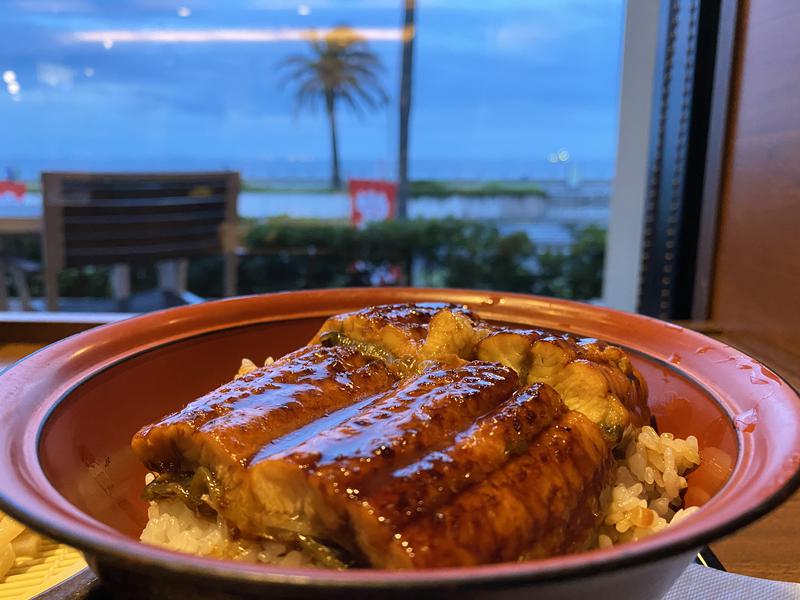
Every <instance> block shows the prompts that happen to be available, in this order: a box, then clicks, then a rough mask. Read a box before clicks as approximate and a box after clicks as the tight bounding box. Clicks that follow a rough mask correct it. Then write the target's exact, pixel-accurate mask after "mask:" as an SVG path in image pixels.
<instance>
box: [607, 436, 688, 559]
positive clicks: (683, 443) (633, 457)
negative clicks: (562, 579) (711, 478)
mask: <svg viewBox="0 0 800 600" xmlns="http://www.w3.org/2000/svg"><path fill="white" fill-rule="evenodd" d="M699 464H700V452H699V449H698V446H697V438H696V437H694V436H693V435H690V436H689V437H688V438H686V439H685V440H682V439H678V438H675V437H674V436H673V435H672V434H671V433H662V434H661V435H659V434H658V433H656V430H655V429H653V428H652V427H642V428H641V429H640V430H639V431H638V432H636V433H635V434H634V435H633V436H631V440H630V441H629V442H628V444H627V445H626V446H625V448H624V457H623V458H621V459H618V460H617V466H616V471H615V473H614V478H613V483H612V487H611V489H610V490H609V491H608V492H607V494H606V495H605V496H606V497H605V498H604V501H605V503H606V509H605V517H604V519H603V524H602V525H601V527H600V531H599V533H598V536H597V546H598V547H600V548H607V547H609V546H612V545H614V544H619V543H624V542H632V541H635V540H639V539H642V538H644V537H647V536H650V535H653V534H654V533H658V532H659V531H661V530H662V529H664V528H666V527H669V526H670V525H674V524H675V523H677V522H679V521H682V520H683V519H685V518H687V517H688V516H690V515H691V514H693V513H694V512H696V511H697V509H698V507H696V506H693V507H691V508H682V504H683V500H682V499H681V497H680V493H681V491H682V490H684V489H685V488H686V478H685V477H684V476H683V475H684V474H685V473H686V472H687V471H688V470H689V469H691V468H693V467H695V466H697V465H699Z"/></svg>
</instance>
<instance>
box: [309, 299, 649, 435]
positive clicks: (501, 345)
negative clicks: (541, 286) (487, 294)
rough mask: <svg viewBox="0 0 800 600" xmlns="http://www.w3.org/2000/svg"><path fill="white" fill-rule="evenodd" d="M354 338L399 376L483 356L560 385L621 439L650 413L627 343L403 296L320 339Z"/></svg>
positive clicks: (340, 320) (333, 326)
mask: <svg viewBox="0 0 800 600" xmlns="http://www.w3.org/2000/svg"><path fill="white" fill-rule="evenodd" d="M315 342H322V343H323V344H326V345H337V344H342V345H347V346H352V347H355V348H358V349H359V350H361V351H362V352H366V353H367V354H370V355H372V356H376V357H379V358H381V359H383V360H384V361H385V362H387V364H389V365H390V367H391V368H392V370H393V371H395V372H396V373H397V374H398V376H401V377H402V376H407V375H409V374H413V373H418V372H420V369H422V368H424V367H425V365H426V364H428V362H429V361H431V360H433V361H439V362H442V361H446V362H449V364H457V363H458V362H459V361H463V360H473V359H480V360H485V361H489V362H499V363H501V364H504V365H506V366H508V367H511V368H512V369H514V370H515V371H516V372H517V373H518V374H519V376H520V378H521V381H522V383H523V384H531V383H547V384H550V385H552V386H553V387H554V388H555V389H556V390H557V391H558V392H559V393H560V394H561V396H562V398H563V399H564V402H565V403H566V404H567V406H568V407H569V408H571V409H574V410H577V411H580V412H582V413H583V414H585V415H586V416H587V417H589V418H590V419H591V420H592V421H593V422H594V423H597V425H598V426H600V428H601V430H602V431H603V434H604V435H605V437H606V438H607V439H608V440H609V441H610V442H612V443H615V444H616V443H619V442H620V441H621V440H622V437H623V434H624V432H625V431H626V429H627V428H628V426H629V425H635V426H637V427H641V426H642V425H646V424H648V423H649V421H650V412H649V409H648V407H647V384H646V383H645V381H644V378H642V376H641V375H640V374H639V372H638V371H637V370H636V369H635V368H634V367H633V365H631V362H630V359H629V358H628V356H627V355H626V354H625V352H623V351H622V350H621V349H620V348H617V347H616V346H612V345H609V344H605V343H602V342H599V341H597V340H594V339H590V338H580V337H576V336H573V335H570V334H558V333H554V332H551V331H547V330H542V329H512V328H503V327H497V326H492V325H489V324H487V323H484V322H481V321H479V320H478V318H477V317H476V316H475V315H474V314H473V313H471V312H470V311H469V310H467V309H465V308H464V307H459V306H456V305H452V304H433V303H432V304H395V305H388V306H376V307H370V308H365V309H363V310H360V311H356V312H353V313H348V314H343V315H337V316H335V317H331V318H330V319H328V320H327V321H326V322H325V324H324V325H323V326H322V328H321V329H320V331H319V332H318V333H317V335H316V336H315V337H314V339H313V340H312V343H315Z"/></svg>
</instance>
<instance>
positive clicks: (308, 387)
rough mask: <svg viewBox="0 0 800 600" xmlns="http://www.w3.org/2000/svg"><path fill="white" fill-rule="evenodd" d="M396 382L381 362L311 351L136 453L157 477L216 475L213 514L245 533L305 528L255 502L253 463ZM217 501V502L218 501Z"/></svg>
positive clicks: (255, 376)
mask: <svg viewBox="0 0 800 600" xmlns="http://www.w3.org/2000/svg"><path fill="white" fill-rule="evenodd" d="M395 382H396V377H395V376H394V375H393V374H392V373H391V372H390V371H389V370H388V368H387V367H386V365H384V364H383V363H382V362H380V361H377V360H374V359H370V358H368V357H366V356H364V355H363V354H361V353H360V352H358V351H357V350H354V349H352V348H346V347H335V348H323V347H322V346H319V345H314V346H307V347H304V348H301V349H299V350H297V351H295V352H292V353H290V354H287V355H286V356H284V357H283V358H280V359H279V360H277V361H275V362H274V363H273V364H271V365H269V366H266V367H264V368H261V369H257V370H255V371H252V372H250V373H248V374H246V375H244V376H243V377H241V378H238V379H235V380H234V381H232V382H230V383H227V384H225V385H223V386H222V387H220V388H218V389H216V390H214V391H213V392H211V393H209V394H207V395H205V396H203V397H201V398H199V399H198V400H195V401H194V402H191V403H190V404H189V405H187V406H186V407H185V408H184V409H183V410H180V411H178V412H176V413H174V414H172V415H169V416H167V417H165V418H163V419H162V420H161V421H159V422H157V423H155V424H153V425H148V426H146V427H144V428H142V429H141V430H140V431H139V432H138V433H136V435H135V436H134V437H133V441H132V442H131V447H132V449H133V451H134V453H135V454H136V455H137V456H138V457H139V459H140V460H141V461H142V462H143V463H144V464H145V465H146V466H147V467H148V468H149V469H151V470H152V471H155V472H157V473H160V474H163V475H172V476H176V477H177V476H180V475H182V474H186V473H193V472H195V471H197V470H198V469H200V468H206V469H208V470H210V471H211V473H212V475H213V479H214V481H215V489H216V490H218V491H219V494H218V497H212V498H210V500H211V501H212V503H213V506H212V508H213V509H214V510H216V511H218V512H219V513H220V514H222V515H223V516H224V517H225V518H226V519H227V520H228V521H229V522H230V523H232V524H233V525H235V526H236V527H237V528H239V529H240V530H242V531H244V532H249V533H251V534H254V535H259V534H261V533H263V532H265V531H267V530H268V529H269V528H271V527H274V528H279V529H289V530H294V529H297V528H298V527H299V528H302V525H299V524H297V523H295V522H294V521H293V520H286V519H283V518H282V515H276V514H273V513H265V511H264V507H263V506H262V505H261V504H260V503H259V501H258V499H257V498H256V497H255V495H254V490H253V488H252V485H251V481H250V473H251V469H250V468H249V466H250V463H251V462H252V459H253V457H254V456H255V455H256V454H258V452H260V451H261V450H262V449H263V448H265V447H269V445H270V444H272V443H274V441H275V440H276V439H278V438H281V437H282V436H285V435H287V434H290V433H292V432H294V431H296V430H298V429H301V428H303V427H306V426H310V427H312V428H313V427H324V422H325V418H326V417H327V416H328V415H330V414H331V413H335V412H336V411H337V410H339V409H341V408H344V407H347V406H350V405H352V404H353V403H358V402H360V401H361V400H363V399H364V398H369V397H372V396H373V395H374V394H377V393H380V392H382V391H385V390H388V389H390V388H391V386H392V385H393V384H394V383H395ZM212 496H216V494H212Z"/></svg>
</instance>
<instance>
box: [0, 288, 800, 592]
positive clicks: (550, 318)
mask: <svg viewBox="0 0 800 600" xmlns="http://www.w3.org/2000/svg"><path fill="white" fill-rule="evenodd" d="M367 300H368V301H367ZM392 301H395V302H421V301H444V302H456V303H462V304H467V305H469V306H470V307H471V308H473V309H474V310H475V311H476V312H478V313H479V314H480V315H481V316H482V317H484V318H489V319H492V318H494V319H497V320H507V321H511V322H513V321H514V318H513V317H514V316H517V317H524V316H525V315H527V318H528V319H531V313H532V312H533V313H534V314H535V315H536V317H537V322H542V321H544V322H546V323H549V325H544V326H546V327H547V326H549V327H551V328H557V329H564V328H562V327H555V325H572V324H574V323H577V324H576V325H575V326H570V328H569V329H568V330H569V331H572V332H574V333H577V334H579V335H586V334H587V330H588V329H590V330H591V331H590V332H588V335H591V337H600V338H601V339H606V340H608V341H610V342H612V343H616V344H620V345H624V346H626V347H627V348H628V349H630V350H632V351H634V352H638V353H642V354H644V355H645V356H646V357H647V358H648V359H649V360H651V361H654V362H659V363H661V364H663V365H666V366H667V367H669V368H670V369H672V370H674V371H676V372H678V373H679V374H680V375H681V376H682V377H686V378H689V379H690V380H692V381H693V382H694V383H695V384H696V385H698V386H700V387H701V388H702V389H703V390H704V391H705V392H706V393H707V394H709V395H710V397H711V398H712V399H713V401H714V402H716V403H717V404H718V405H720V406H721V408H722V410H723V412H724V413H725V414H726V415H727V416H728V418H729V419H731V420H733V416H734V414H733V413H732V410H731V408H732V407H736V406H738V407H739V408H740V409H746V408H747V407H748V406H750V405H749V404H748V403H747V401H748V399H749V400H750V401H754V404H753V402H751V404H753V406H755V407H758V406H759V404H758V403H759V401H761V400H764V399H765V398H760V399H759V398H755V396H756V395H757V394H756V392H755V391H752V390H751V392H752V393H751V394H749V395H748V394H746V393H742V394H741V396H742V397H741V398H728V397H727V394H726V389H727V388H728V387H731V386H733V387H737V386H738V384H736V385H734V384H728V385H725V386H723V387H721V388H720V387H719V385H718V384H719V382H715V381H713V380H712V381H709V380H708V374H707V373H706V370H708V369H709V367H708V365H707V364H706V369H705V370H703V369H700V371H698V365H700V364H705V363H707V362H708V361H705V360H704V358H703V357H701V355H700V354H699V353H697V350H696V349H699V348H707V349H708V350H709V351H712V350H713V351H715V352H721V353H723V354H724V355H727V356H728V357H730V359H729V360H727V361H726V362H722V363H719V364H718V365H715V366H714V368H712V369H711V370H712V372H713V371H715V370H718V371H719V373H718V374H717V375H718V376H719V377H721V375H722V373H723V372H725V373H727V376H728V377H733V375H735V371H736V370H739V372H740V374H741V372H742V369H741V368H739V369H737V367H736V365H731V364H730V363H731V362H733V363H736V364H739V365H742V364H744V365H750V367H748V368H752V369H755V368H758V369H760V371H761V373H762V374H764V375H765V376H766V377H767V378H768V379H769V380H770V382H769V387H770V388H771V390H772V391H771V393H770V394H769V395H768V396H767V398H770V399H771V402H775V400H776V396H777V400H780V401H781V402H782V404H781V405H780V406H782V407H783V408H784V409H785V412H787V411H788V412H787V414H788V415H789V416H791V417H793V420H790V421H789V426H790V428H792V429H791V431H792V432H794V433H796V434H800V396H798V393H797V391H796V390H794V388H793V387H792V386H791V385H789V384H788V383H787V382H786V381H785V380H783V379H782V378H781V377H780V376H778V375H776V374H775V373H774V372H772V371H770V370H769V369H767V368H766V367H764V366H763V365H761V364H760V363H758V362H757V361H755V360H754V359H752V358H750V357H749V356H747V355H745V354H744V353H742V352H740V351H738V350H736V349H734V348H731V347H730V346H727V345H726V344H723V343H722V342H719V341H717V340H713V339H711V338H708V337H706V336H704V335H702V334H699V333H697V332H694V331H690V330H687V329H684V328H682V327H679V326H677V325H673V324H670V323H666V322H663V321H659V320H657V319H653V318H651V317H646V316H642V315H635V314H631V313H624V312H621V311H616V310H613V309H608V308H604V307H597V306H592V305H588V304H583V303H578V302H573V301H567V300H556V299H552V298H543V297H538V296H531V295H523V294H510V293H497V292H484V291H476V290H456V289H431V288H351V289H348V288H343V289H335V290H311V291H301V292H281V293H276V294H264V295H254V296H242V297H238V298H231V299H225V300H219V301H214V302H207V303H203V304H198V305H191V306H185V307H178V308H172V309H167V310H164V311H157V312H154V313H148V314H145V315H139V316H136V317H132V318H130V319H125V320H122V321H117V322H114V323H110V324H108V325H104V326H101V327H97V328H94V329H91V330H88V331H86V332H83V333H79V334H76V335H74V336H71V337H69V338H65V339H64V340H61V341H59V342H56V343H55V344H52V345H50V346H47V347H45V348H42V349H40V350H38V351H36V352H34V353H33V354H31V355H29V356H28V357H26V358H24V359H23V360H21V361H19V362H18V363H16V364H14V365H12V366H11V367H9V368H8V369H6V370H5V371H3V372H2V373H0V417H3V416H4V415H6V416H10V417H15V421H16V422H17V423H18V424H19V425H20V427H18V428H12V427H6V428H3V427H1V426H0V451H1V450H7V452H6V455H7V456H10V457H11V458H12V459H17V460H12V461H8V463H5V462H3V463H0V509H2V510H3V511H5V512H7V513H8V514H10V515H11V516H12V517H14V518H17V519H18V520H20V521H23V522H25V523H28V524H30V525H32V526H33V527H34V529H37V530H39V531H42V532H43V533H45V534H47V535H49V536H51V537H53V538H55V539H59V540H61V541H64V542H66V543H68V544H70V545H72V546H75V547H76V548H79V549H80V550H82V551H84V552H87V553H88V554H90V555H94V556H97V557H99V558H101V559H106V560H110V561H113V562H119V563H122V564H125V565H128V567H129V568H133V569H141V570H154V571H161V572H171V573H174V574H175V575H184V576H186V575H188V576H192V577H199V578H201V579H209V578H210V579H214V580H220V579H222V580H227V581H231V582H235V583H240V584H254V585H266V584H283V585H287V584H288V585H303V586H306V587H313V588H317V587H327V588H388V587H398V586H401V587H405V588H411V587H431V586H444V585H448V586H453V585H457V586H462V585H468V584H469V585H482V584H486V585H488V584H491V585H494V586H502V585H511V584H515V583H520V582H537V581H551V580H560V579H567V578H574V577H575V578H577V577H583V576H588V575H592V574H596V573H598V572H601V571H607V570H616V569H623V568H630V567H634V566H637V565H640V564H642V563H643V562H646V561H657V560H660V559H664V558H667V557H670V556H674V555H678V554H681V553H688V552H690V551H692V550H694V549H697V548H699V547H700V546H702V545H704V544H706V543H708V542H709V541H711V540H712V539H716V538H719V537H722V536H724V535H726V534H728V533H731V532H732V531H734V530H735V529H738V528H740V527H742V526H744V525H746V524H748V523H750V522H752V521H754V520H755V519H757V518H759V517H760V516H762V515H764V514H766V513H767V512H769V511H770V510H772V509H773V508H775V507H776V506H778V505H779V504H780V503H781V502H783V501H784V500H785V499H786V498H788V496H789V495H790V494H791V493H792V492H793V491H794V490H796V489H797V488H798V487H800V435H795V436H794V438H793V440H794V441H793V445H792V444H790V446H789V447H784V448H782V452H781V455H782V456H784V457H785V458H786V460H787V461H788V464H787V465H785V466H788V468H784V469H782V470H778V472H777V473H773V474H774V475H777V477H778V478H777V479H773V480H770V482H764V481H758V480H756V483H761V487H763V488H764V490H762V491H763V492H764V493H762V494H761V495H760V497H759V498H758V499H757V501H750V502H749V503H741V502H740V504H742V505H741V506H740V510H735V511H731V510H726V509H725V506H724V502H723V501H724V500H725V499H726V498H728V497H729V496H730V495H731V490H730V488H731V487H732V486H734V483H735V482H737V481H739V480H740V479H741V477H739V478H738V479H737V473H738V474H739V475H741V470H742V469H744V467H745V466H748V467H749V468H750V471H748V472H751V471H752V469H753V468H756V467H757V465H753V464H752V459H753V456H752V452H753V451H754V449H755V446H754V444H755V442H752V440H754V439H759V438H758V435H756V436H753V435H752V434H749V433H743V432H742V431H741V430H739V429H736V435H737V445H738V456H737V460H736V464H735V466H734V470H733V473H732V474H731V477H730V479H729V481H728V482H727V483H726V484H725V486H723V488H722V489H721V490H720V491H719V492H718V493H717V494H716V495H715V496H714V497H713V498H712V499H711V500H710V501H709V503H708V504H707V505H706V506H707V507H708V509H706V511H705V512H706V513H708V514H707V518H706V519H704V520H703V521H697V520H695V519H691V520H689V521H690V522H691V523H693V524H695V526H694V527H688V526H684V525H683V524H681V525H679V526H676V527H675V528H674V529H668V530H665V531H662V532H660V533H659V535H656V536H653V537H651V538H647V539H644V540H640V541H638V542H636V543H635V544H630V545H621V546H615V547H612V548H609V549H604V550H594V551H591V552H582V553H577V554H570V555H564V556H558V557H552V558H546V559H540V560H535V561H529V562H520V563H500V564H490V565H481V566H477V567H458V568H436V569H419V570H409V571H388V570H372V569H353V570H348V571H342V572H334V571H326V570H321V569H315V568H285V567H271V566H267V565H254V564H248V563H238V562H233V561H224V560H222V561H221V560H218V559H210V558H202V557H196V556H192V555H186V554H179V553H176V552H173V551H170V550H166V549H161V548H156V547H154V546H149V545H145V544H141V543H140V542H138V541H137V540H134V539H132V538H129V537H127V536H125V535H124V534H121V533H120V532H117V531H115V530H114V529H113V528H111V527H109V526H107V525H105V524H103V523H100V522H99V521H96V520H95V519H93V518H92V517H90V516H89V515H87V514H85V513H83V512H82V511H81V510H80V509H78V508H77V507H75V506H74V505H72V504H71V503H70V502H69V501H68V500H66V498H64V497H63V496H61V494H60V493H59V492H58V490H56V489H55V487H54V486H53V485H52V484H51V483H50V481H49V480H48V479H47V476H46V475H45V473H44V471H43V469H42V467H41V464H40V463H39V460H38V459H39V441H40V436H41V434H42V431H43V428H44V426H45V424H46V422H47V420H48V418H49V417H50V415H51V414H52V411H53V410H55V409H56V408H57V406H58V405H59V404H60V403H61V402H62V401H63V400H64V398H66V397H67V396H68V395H69V394H70V393H71V392H72V391H73V390H74V389H75V387H76V386H78V385H80V384H82V383H84V382H86V381H87V380H88V379H90V378H92V377H94V376H96V375H98V374H99V373H101V372H103V371H105V370H106V369H109V368H112V367H113V366H114V365H116V364H119V363H121V362H124V361H126V360H129V359H131V358H132V357H133V356H136V355H138V354H141V353H143V352H150V351H152V350H154V349H156V348H159V347H163V346H167V345H169V344H174V343H177V342H180V341H184V340H190V339H192V338H195V337H197V336H200V335H206V334H212V333H215V332H220V331H223V330H229V329H233V328H235V327H248V326H254V325H258V324H262V323H269V322H275V321H283V320H289V319H301V318H311V317H324V316H327V315H330V314H335V313H336V312H344V311H346V310H352V309H353V308H356V307H360V306H367V305H369V304H384V303H390V302H392ZM303 302H306V303H310V304H311V305H313V306H314V307H315V308H314V309H311V310H307V309H306V310H302V311H297V309H296V308H294V309H293V307H296V306H297V305H299V304H302V303H303ZM343 307H344V308H343ZM348 307H349V308H348ZM220 315H222V316H220ZM564 319H571V321H570V322H569V323H568V322H567V321H563V320H564ZM576 319H577V321H576ZM559 320H562V321H563V322H561V323H559ZM615 323H616V325H615ZM622 325H626V326H628V329H625V327H622ZM636 326H639V327H641V328H642V329H643V330H644V333H643V334H641V333H640V334H639V336H638V337H637V338H636V343H634V344H632V345H631V344H626V343H624V342H623V341H621V340H622V339H624V338H625V336H626V335H627V336H630V335H632V332H634V331H635V330H636ZM145 327H152V328H153V329H154V331H155V332H157V333H160V334H161V335H155V336H154V337H153V340H152V341H151V342H150V343H146V344H142V343H140V344H138V346H136V347H135V348H133V349H131V348H130V347H125V345H124V344H121V343H120V339H121V340H124V339H125V338H126V336H127V337H130V336H132V335H134V332H135V331H136V330H138V329H141V328H145ZM620 329H625V331H620ZM614 330H616V331H617V333H616V334H614V335H611V336H609V335H593V334H596V333H597V332H598V331H605V332H607V333H613V331H614ZM582 331H583V333H582ZM112 332H113V333H114V334H115V335H114V336H109V333H112ZM652 332H660V333H661V334H662V335H666V336H668V337H669V339H670V340H675V341H676V343H677V342H680V346H681V347H682V348H684V349H689V350H691V348H695V350H694V353H693V354H691V355H687V356H686V358H687V360H686V361H684V362H682V363H681V364H676V362H675V361H674V360H672V361H671V360H670V358H671V356H668V355H667V354H666V352H665V351H663V350H662V351H659V352H656V353H655V354H654V353H653V351H652V350H651V351H647V349H646V348H643V347H642V339H644V340H645V342H646V340H647V334H648V333H652ZM642 335H644V336H645V337H644V338H642ZM139 337H141V336H139ZM109 338H113V339H112V341H109ZM615 338H618V339H615ZM651 341H652V340H651ZM645 345H646V343H645ZM667 346H668V347H671V346H670V345H669V344H667ZM81 352H82V353H83V356H82V357H81V358H79V359H77V360H76V354H80V353H81ZM66 353H69V354H68V355H67V356H68V358H67V359H66V361H65V359H64V355H65V354H66ZM688 359H691V360H688ZM70 360H72V361H73V362H74V363H76V365H75V366H79V367H80V368H79V369H78V370H77V372H75V373H72V375H71V376H67V375H66V374H65V377H64V378H63V379H59V378H58V377H56V375H58V374H59V369H60V370H61V371H65V370H66V365H68V364H69V361H70ZM54 361H55V362H56V363H58V361H62V364H59V365H58V367H56V368H55V369H54V371H55V372H54V373H53V376H52V377H51V379H52V378H55V379H56V380H57V385H56V388H54V389H52V390H50V393H49V394H47V393H45V394H44V398H43V399H41V400H39V401H37V399H36V398H35V397H34V396H35V393H33V392H31V390H30V389H29V388H28V389H26V388H25V387H24V386H23V385H22V384H23V383H24V382H25V381H26V380H28V379H29V377H30V375H31V374H33V373H34V372H35V371H37V370H40V369H41V368H43V367H47V366H48V365H51V364H54ZM712 379H713V378H712ZM58 382H60V383H58ZM760 387H762V386H760ZM758 391H759V392H760V391H762V390H761V389H759V390H758ZM56 392H58V393H56ZM751 396H752V397H751ZM20 398H23V399H24V401H23V403H22V408H23V409H24V410H23V411H22V412H23V414H24V415H26V416H27V417H29V419H27V420H26V419H24V418H21V415H20V414H15V413H19V411H12V410H11V407H10V405H11V404H12V402H13V401H14V400H15V399H20ZM25 411H27V412H25ZM741 412H742V410H739V411H738V413H736V414H739V413H741ZM0 422H2V419H0ZM748 452H749V454H748ZM743 459H749V460H750V461H751V463H749V465H744V466H743V463H742V461H743ZM772 462H773V463H775V462H776V461H775V460H773V461H772ZM12 463H16V464H15V465H13V464H12ZM12 466H14V467H15V468H12ZM774 470H775V466H774V465H773V471H774ZM751 479H752V473H751ZM750 483H751V484H752V483H753V482H752V481H751V482H750ZM755 487H756V488H758V487H759V486H758V485H756V486H755ZM745 491H746V492H749V496H748V498H750V496H753V490H752V489H749V490H745ZM728 499H729V498H728ZM712 506H716V507H717V509H719V510H716V511H713V512H711V508H712ZM720 512H722V513H723V514H725V513H726V512H727V513H732V514H727V516H725V517H720V516H719V514H718V513H720Z"/></svg>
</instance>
